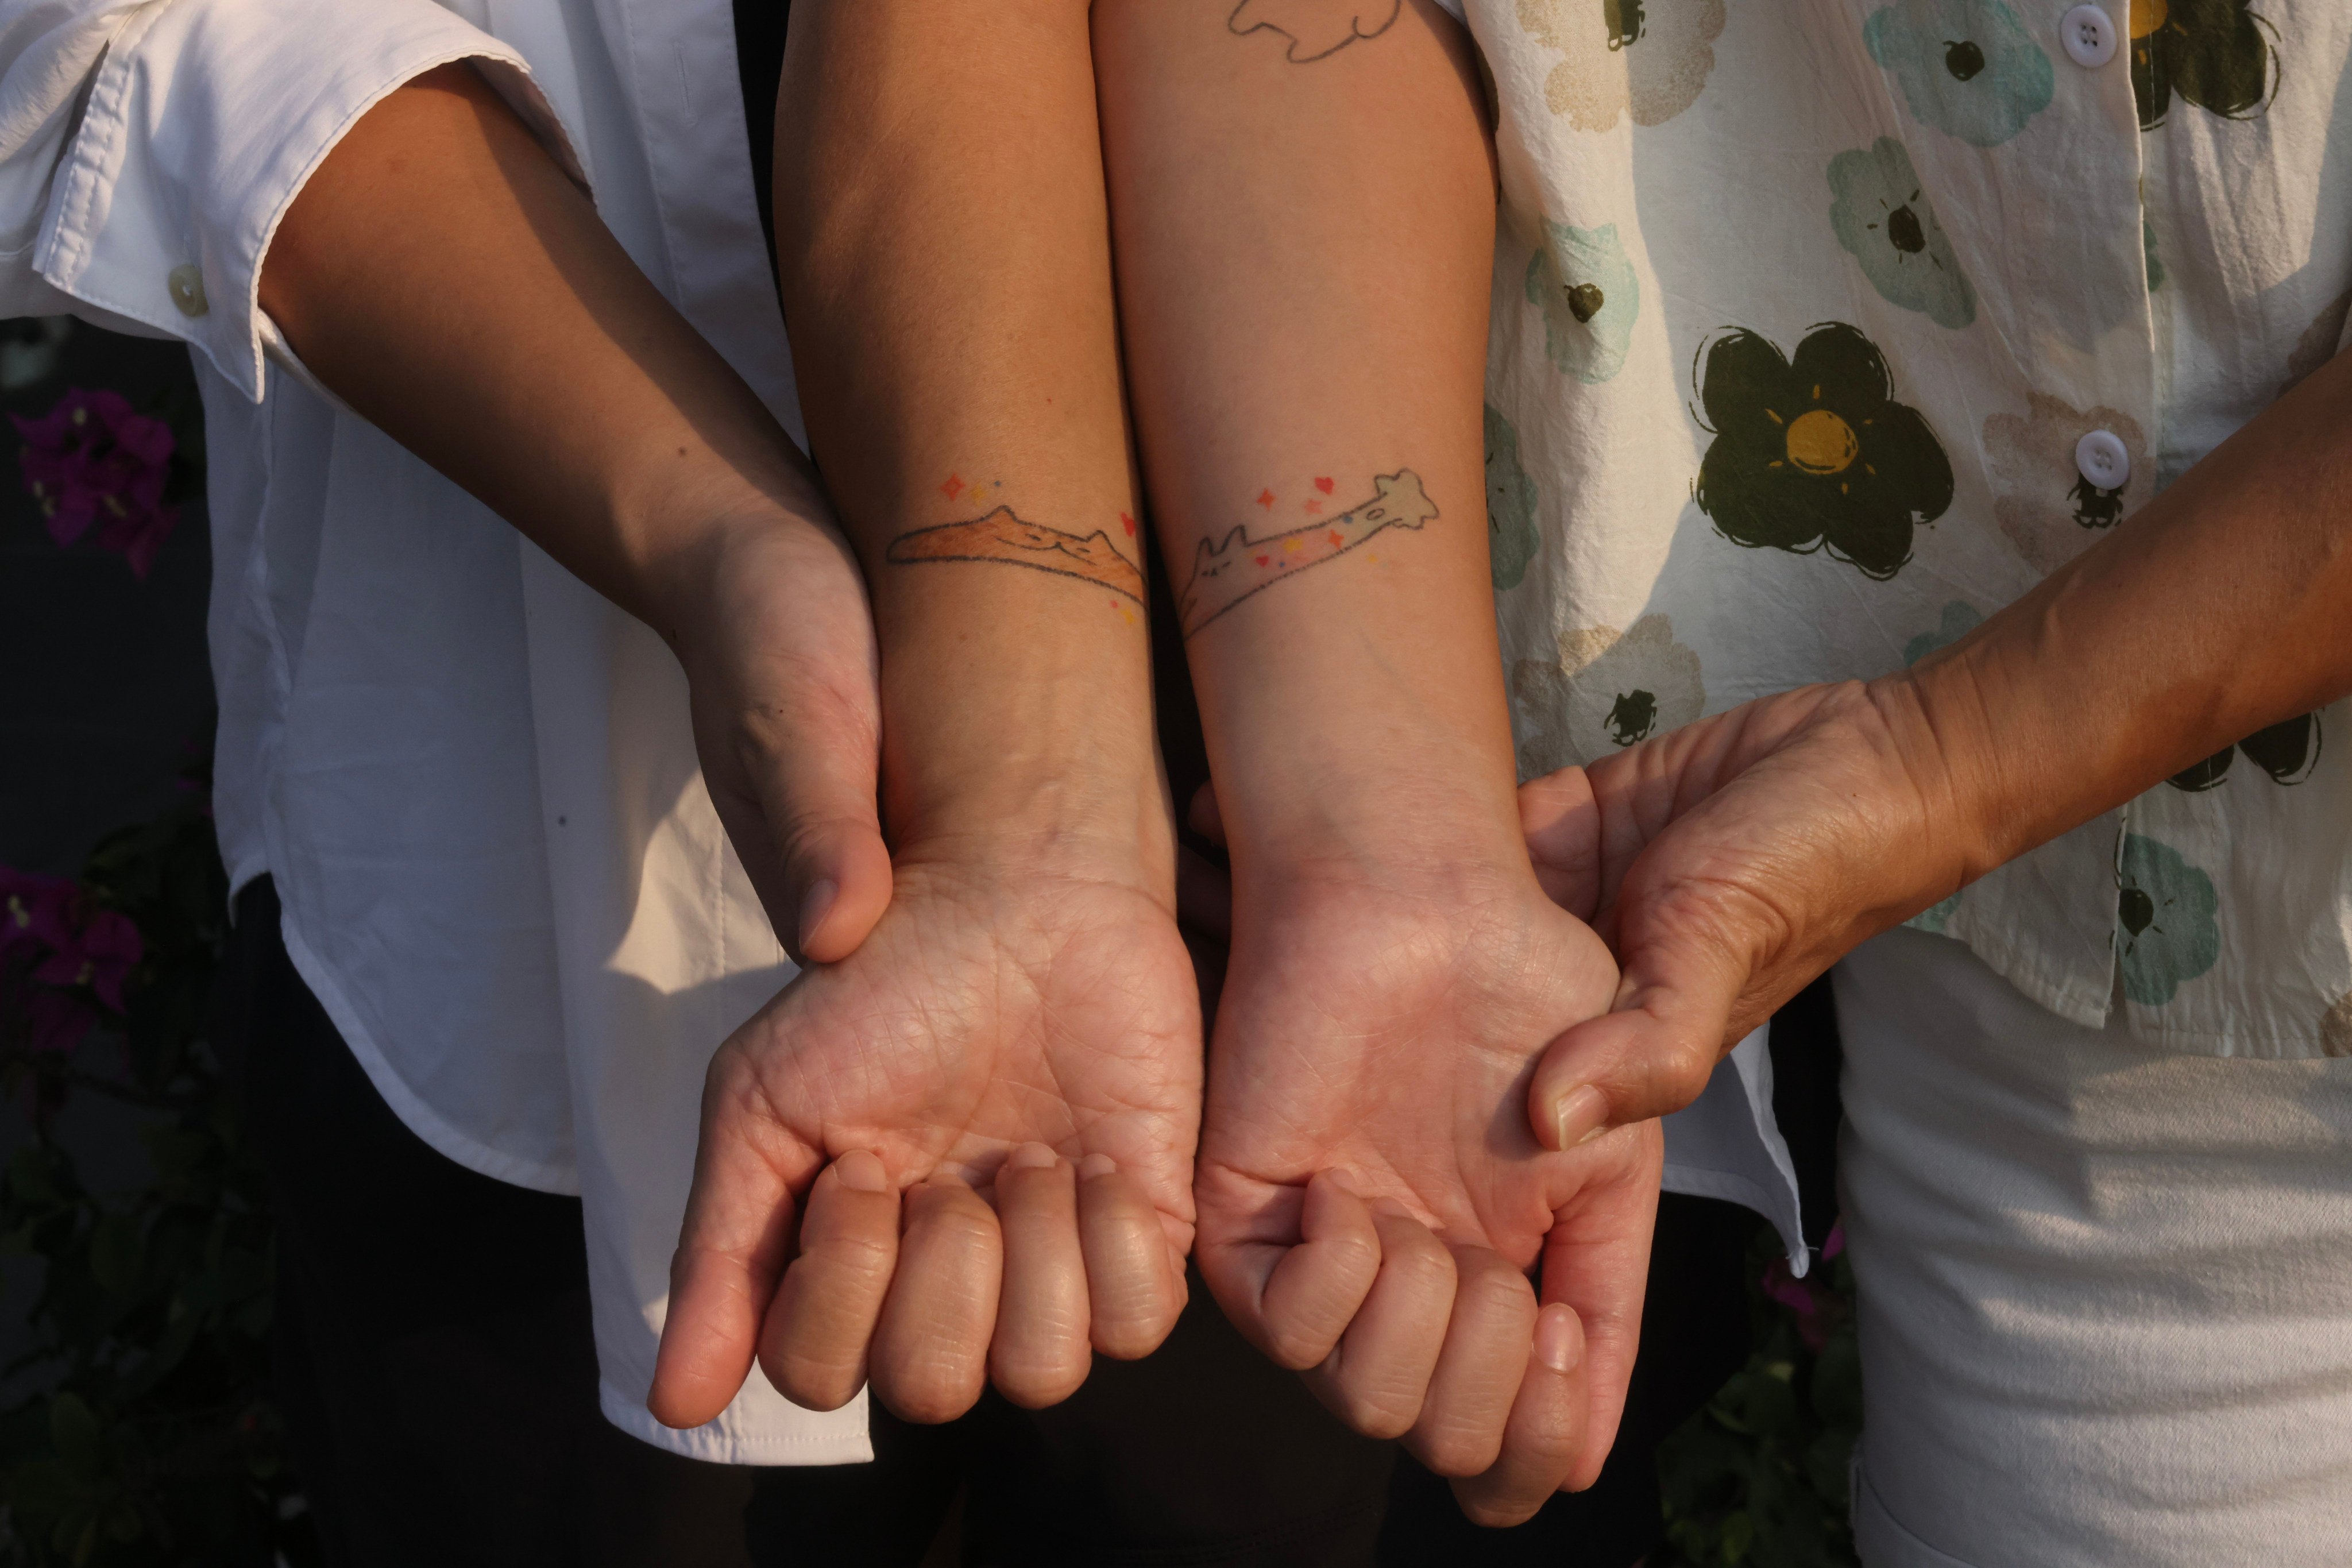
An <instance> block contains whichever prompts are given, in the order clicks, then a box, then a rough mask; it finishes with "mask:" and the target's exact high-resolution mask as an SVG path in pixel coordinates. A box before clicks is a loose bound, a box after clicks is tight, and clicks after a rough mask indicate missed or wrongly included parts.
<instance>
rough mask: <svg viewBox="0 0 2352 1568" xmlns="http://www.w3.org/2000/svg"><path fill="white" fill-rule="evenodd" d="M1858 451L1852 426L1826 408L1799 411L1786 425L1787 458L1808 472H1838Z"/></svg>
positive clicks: (1859, 447) (1841, 471)
mask: <svg viewBox="0 0 2352 1568" xmlns="http://www.w3.org/2000/svg"><path fill="white" fill-rule="evenodd" d="M1774 417H1776V418H1777V417H1779V416H1777V415H1776V416H1774ZM1861 450H1862V438H1861V437H1858V436H1856V435H1855V434H1854V433H1853V426H1851V425H1849V424H1847V423H1846V422H1845V421H1844V420H1843V419H1841V418H1839V417H1838V416H1836V415H1834V414H1832V413H1831V412H1830V411H1829V410H1828V409H1826V408H1815V409H1811V410H1810V411H1808V412H1806V413H1803V414H1800V415H1798V416H1797V417H1796V419H1795V421H1794V422H1793V423H1791V424H1790V426H1789V461H1790V462H1792V463H1794V464H1796V465H1797V467H1799V468H1802V469H1804V470H1805V472H1807V473H1809V474H1842V473H1843V472H1844V471H1845V470H1846V468H1848V467H1849V466H1851V465H1852V463H1853V459H1854V455H1855V454H1856V453H1858V452H1860V451H1861Z"/></svg>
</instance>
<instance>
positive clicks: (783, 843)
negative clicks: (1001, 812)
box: [710, 689, 890, 963]
mask: <svg viewBox="0 0 2352 1568" xmlns="http://www.w3.org/2000/svg"><path fill="white" fill-rule="evenodd" d="M735 728H736V731H737V733H736V734H735V735H734V737H732V743H731V744H726V743H724V742H722V745H723V747H724V750H725V752H726V753H727V755H726V756H725V757H724V759H723V765H722V766H721V767H719V768H715V769H713V770H712V777H711V781H710V782H711V799H712V803H713V804H714V805H717V806H718V808H719V821H720V822H721V823H722V824H724V825H725V826H726V828H727V836H728V837H729V838H730V840H732V841H733V843H734V845H735V852H736V854H737V856H738V857H740V858H741V860H742V862H743V869H744V871H745V872H746V873H747V874H748V875H749V876H750V878H751V886H752V887H753V889H756V890H757V891H758V893H759V895H760V901H761V904H762V905H763V906H764V907H765V908H766V910H767V911H768V920H769V921H770V923H771V924H772V925H773V926H774V927H775V930H776V937H777V940H778V941H780V942H782V943H783V944H784V946H785V948H786V949H787V950H789V951H790V952H792V954H793V958H794V959H795V960H797V961H799V962H801V963H835V962H837V961H839V960H841V959H844V958H846V957H848V956H849V955H850V954H851V953H853V952H856V951H857V947H858V944H859V943H860V942H864V941H865V940H866V935H867V933H868V932H870V931H873V929H874V922H875V921H877V920H879V919H881V917H882V911H883V910H884V909H886V908H887V907H888V905H889V902H890V851H889V849H888V848H887V847H886V846H885V845H884V844H883V841H882V821H881V816H880V814H879V811H878V809H877V805H876V799H875V792H876V783H877V767H878V762H879V759H878V746H877V734H876V729H875V725H874V723H873V721H872V719H871V717H870V715H869V714H868V713H867V712H866V710H863V709H862V708H860V707H858V706H857V705H856V704H853V703H849V702H846V701H843V700H838V699H835V698H834V697H833V696H831V694H829V693H827V692H825V691H824V690H821V689H820V690H799V691H795V692H793V693H792V694H791V696H790V697H789V698H788V699H787V700H784V701H782V702H779V703H772V704H770V705H768V706H767V707H765V708H764V709H762V710H760V711H757V712H754V713H748V714H746V715H744V716H743V717H742V718H740V719H739V720H738V721H737V722H736V725H735Z"/></svg>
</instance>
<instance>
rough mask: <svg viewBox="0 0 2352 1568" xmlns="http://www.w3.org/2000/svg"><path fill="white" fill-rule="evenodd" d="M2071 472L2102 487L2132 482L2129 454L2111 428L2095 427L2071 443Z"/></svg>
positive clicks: (2120, 487) (2120, 485) (2114, 487)
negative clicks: (2072, 448)
mask: <svg viewBox="0 0 2352 1568" xmlns="http://www.w3.org/2000/svg"><path fill="white" fill-rule="evenodd" d="M2074 471H2075V472H2077V473H2079V474H2081V475H2082V476H2083V477H2084V479H2088V480H2090V481H2091V483H2093V484H2095V485H2096V486H2098V487H2099V488H2100V489H2103V490H2119V489H2123V488H2124V487H2125V486H2126V485H2127V484H2129V483H2131V453H2130V452H2129V451H2127V450H2126V449H2125V447H2124V441H2123V437H2120V436H2118V435H2116V433H2115V432H2114V431H2112V430H2094V431H2092V432H2091V433H2090V434H2089V435H2087V436H2085V437H2083V438H2082V439H2081V440H2079V441H2077V442H2075V443H2074Z"/></svg>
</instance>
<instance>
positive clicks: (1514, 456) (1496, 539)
mask: <svg viewBox="0 0 2352 1568" xmlns="http://www.w3.org/2000/svg"><path fill="white" fill-rule="evenodd" d="M1537 543H1538V538H1537V535H1536V482H1535V480H1534V479H1531V478H1529V477H1528V471H1527V469H1526V468H1522V467H1520V466H1519V433H1518V432H1517V430H1514V429H1513V428H1511V422H1510V421H1509V420H1507V419H1506V418H1504V417H1503V414H1502V410H1500V409H1498V408H1496V406H1495V405H1493V404H1491V403H1490V404H1488V405H1486V563H1487V566H1488V569H1489V570H1490V571H1492V572H1493V573H1494V575H1495V587H1496V591H1497V592H1499V591H1501V590H1502V589H1505V588H1516V587H1517V586H1518V585H1519V582H1520V580H1521V579H1522V578H1524V577H1526V576H1527V574H1528V562H1530V561H1533V560H1534V559H1535V558H1536V545H1537Z"/></svg>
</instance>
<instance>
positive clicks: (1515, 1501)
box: [1454, 1487, 1543, 1530]
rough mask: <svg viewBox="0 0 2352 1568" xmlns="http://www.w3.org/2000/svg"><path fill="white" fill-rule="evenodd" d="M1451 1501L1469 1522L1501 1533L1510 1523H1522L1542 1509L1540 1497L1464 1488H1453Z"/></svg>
mask: <svg viewBox="0 0 2352 1568" xmlns="http://www.w3.org/2000/svg"><path fill="white" fill-rule="evenodd" d="M1454 1500H1455V1501H1456V1502H1457V1503H1459V1504H1460V1505H1461V1508H1462V1512H1463V1514H1464V1515H1465V1517H1466V1518H1468V1520H1469V1521H1470V1522H1471V1523H1473V1524H1475V1525H1479V1526H1481V1527H1483V1528H1485V1529H1487V1530H1501V1529H1505V1528H1507V1527H1508V1526H1510V1525H1514V1524H1525V1523H1526V1522H1527V1521H1529V1520H1531V1519H1533V1518H1534V1517H1535V1516H1536V1514H1537V1512H1538V1510H1540V1509H1541V1508H1542V1507H1543V1500H1541V1499H1540V1498H1534V1499H1530V1498H1525V1497H1515V1496H1510V1495H1508V1494H1503V1493H1494V1492H1487V1491H1484V1490H1479V1489H1472V1488H1468V1487H1456V1488H1455V1489H1454Z"/></svg>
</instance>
